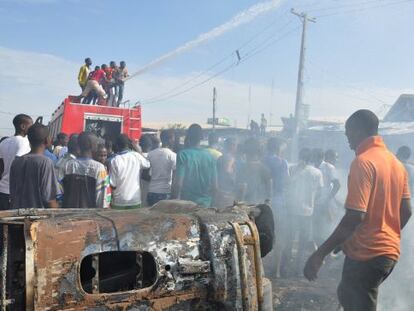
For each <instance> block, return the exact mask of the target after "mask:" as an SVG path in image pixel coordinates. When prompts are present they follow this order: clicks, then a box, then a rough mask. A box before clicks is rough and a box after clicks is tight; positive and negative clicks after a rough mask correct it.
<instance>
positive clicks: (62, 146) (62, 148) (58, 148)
mask: <svg viewBox="0 0 414 311" xmlns="http://www.w3.org/2000/svg"><path fill="white" fill-rule="evenodd" d="M68 142H69V136H68V134H66V133H59V134H58V135H57V137H56V145H55V148H54V149H53V154H54V155H55V156H56V157H57V158H61V157H63V156H64V155H65V153H66V152H67V151H68V147H67V146H68Z"/></svg>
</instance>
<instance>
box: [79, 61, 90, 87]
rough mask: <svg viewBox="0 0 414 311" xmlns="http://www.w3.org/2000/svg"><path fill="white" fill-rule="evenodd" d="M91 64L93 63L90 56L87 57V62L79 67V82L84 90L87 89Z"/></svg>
mask: <svg viewBox="0 0 414 311" xmlns="http://www.w3.org/2000/svg"><path fill="white" fill-rule="evenodd" d="M91 65H92V61H91V59H90V58H89V57H88V58H85V64H84V65H82V67H80V69H79V74H78V82H79V86H80V87H81V89H82V91H83V90H84V89H85V87H86V84H87V82H88V76H89V67H90V66H91Z"/></svg>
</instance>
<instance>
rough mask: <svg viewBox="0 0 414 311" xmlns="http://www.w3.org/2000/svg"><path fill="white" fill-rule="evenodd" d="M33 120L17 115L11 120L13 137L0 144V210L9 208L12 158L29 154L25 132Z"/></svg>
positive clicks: (26, 116)
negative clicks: (13, 130) (13, 129)
mask: <svg viewBox="0 0 414 311" xmlns="http://www.w3.org/2000/svg"><path fill="white" fill-rule="evenodd" d="M32 124H33V120H32V118H31V117H29V116H28V115H25V114H18V115H17V116H15V117H14V119H13V125H14V128H15V133H14V136H12V137H9V138H7V139H5V140H4V141H2V142H1V144H0V176H1V180H0V210H7V209H9V208H10V182H9V179H10V176H9V175H10V167H11V164H12V162H13V160H14V158H15V157H16V156H17V157H20V156H22V155H25V154H26V153H29V152H30V143H29V140H28V139H27V132H28V130H29V128H30V127H31V126H32Z"/></svg>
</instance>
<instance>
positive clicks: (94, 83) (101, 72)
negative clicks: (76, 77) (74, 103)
mask: <svg viewBox="0 0 414 311" xmlns="http://www.w3.org/2000/svg"><path fill="white" fill-rule="evenodd" d="M107 67H108V66H107V65H105V64H103V65H102V66H101V68H99V69H97V70H95V71H93V72H91V75H90V76H89V79H88V82H87V83H86V87H85V89H84V90H83V92H82V94H81V95H80V99H82V98H84V97H87V96H88V95H89V93H90V92H92V91H93V92H95V93H96V94H97V95H98V96H99V97H100V98H104V99H105V98H106V97H107V95H106V92H105V90H104V89H103V87H102V83H104V82H105V81H107V79H106V74H105V70H106V69H107Z"/></svg>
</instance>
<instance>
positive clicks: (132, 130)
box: [128, 108, 141, 138]
mask: <svg viewBox="0 0 414 311" xmlns="http://www.w3.org/2000/svg"><path fill="white" fill-rule="evenodd" d="M133 109H134V108H132V109H131V108H129V109H128V122H129V125H130V126H128V137H130V138H131V137H132V135H131V134H132V133H133V132H134V131H139V130H140V129H139V128H138V127H131V125H132V122H131V121H139V120H141V118H136V117H134V115H133V111H134V110H133Z"/></svg>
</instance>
